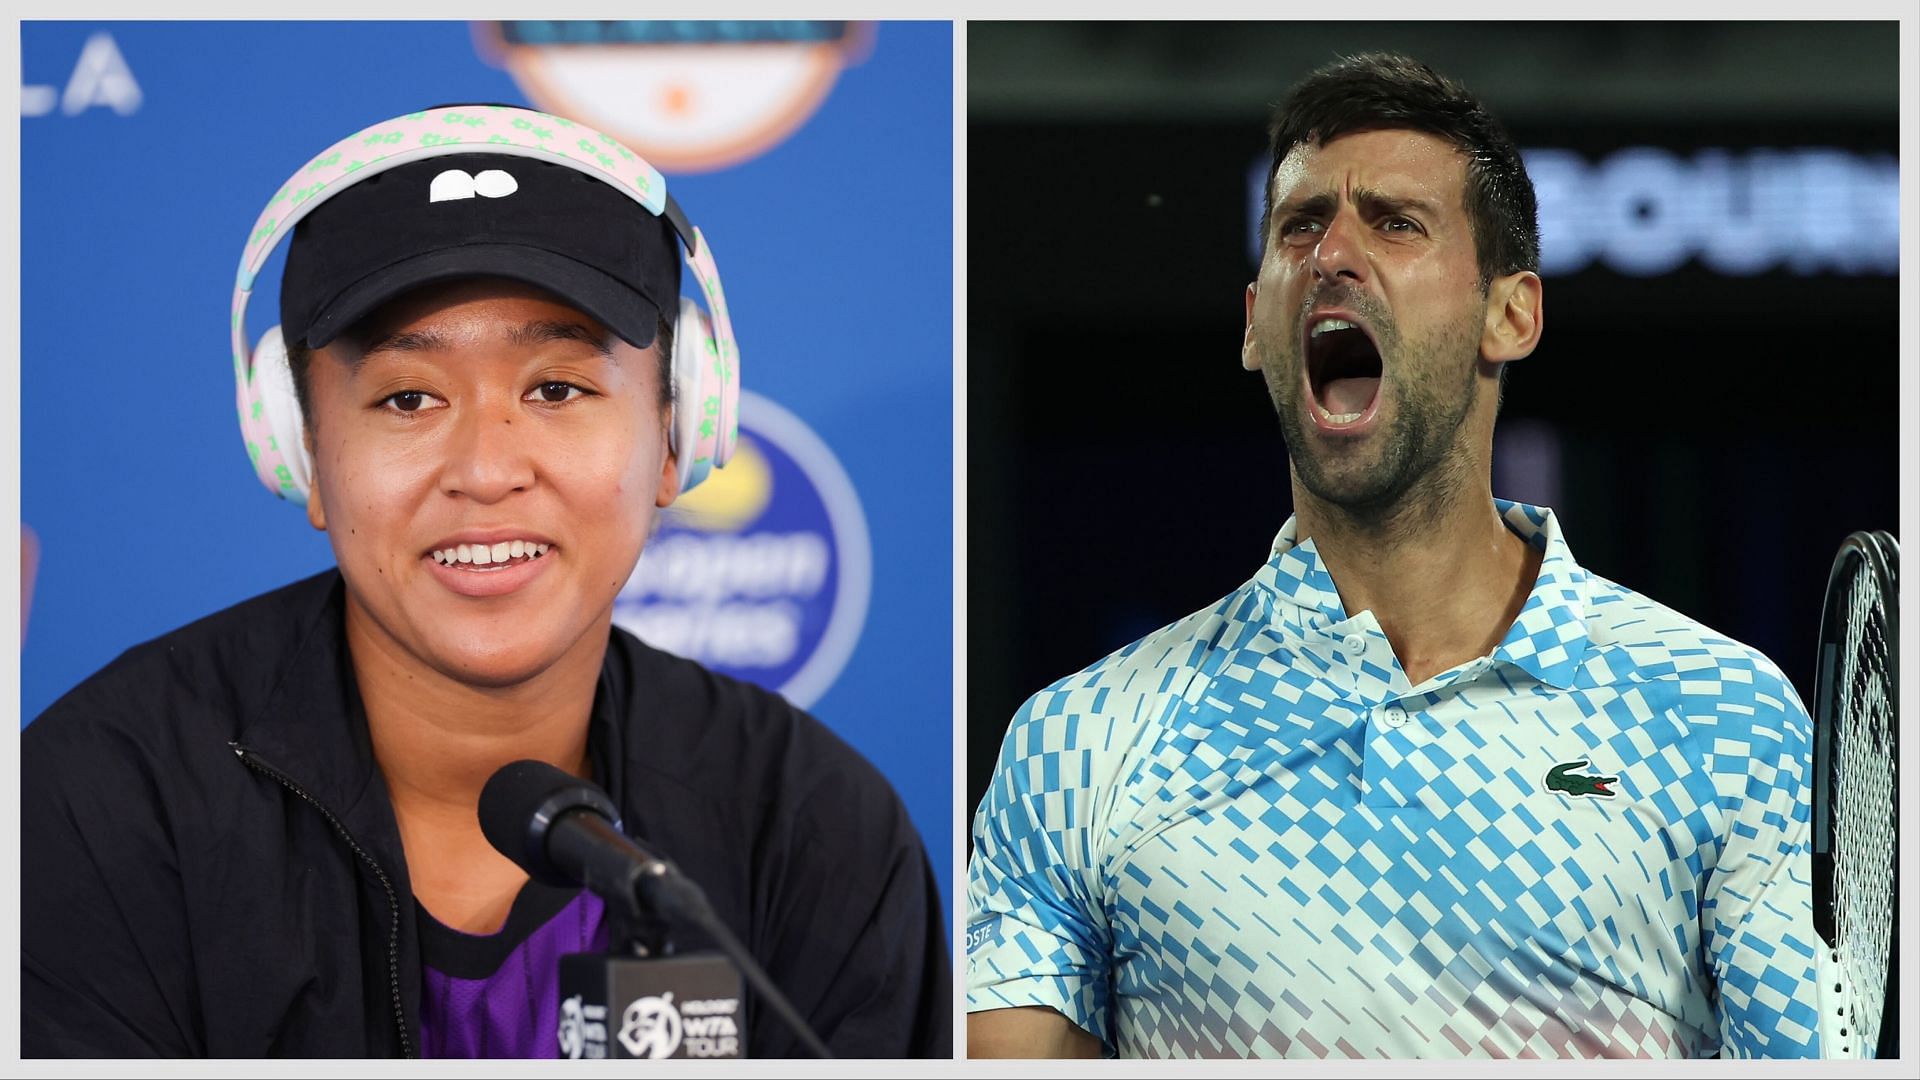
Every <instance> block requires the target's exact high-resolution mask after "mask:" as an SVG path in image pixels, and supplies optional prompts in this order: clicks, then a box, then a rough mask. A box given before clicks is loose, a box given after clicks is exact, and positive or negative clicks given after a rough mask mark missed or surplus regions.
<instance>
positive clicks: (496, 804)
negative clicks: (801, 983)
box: [480, 761, 833, 1058]
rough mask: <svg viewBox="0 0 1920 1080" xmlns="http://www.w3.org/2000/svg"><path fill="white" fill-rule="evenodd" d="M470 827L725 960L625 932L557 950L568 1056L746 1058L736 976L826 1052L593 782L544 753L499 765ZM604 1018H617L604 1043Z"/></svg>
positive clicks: (546, 878)
mask: <svg viewBox="0 0 1920 1080" xmlns="http://www.w3.org/2000/svg"><path fill="white" fill-rule="evenodd" d="M480 831H481V832H482V833H484V834H485V835H486V837H487V842H488V843H490V844H492V845H493V847H494V849H495V850H496V851H498V852H500V854H502V855H505V856H506V857H507V858H509V859H511V860H513V862H514V863H515V865H517V866H519V867H520V868H521V869H523V870H525V871H526V872H527V874H528V875H529V876H531V877H533V878H534V879H535V880H538V881H541V882H545V883H547V884H551V885H559V886H570V885H585V886H586V887H587V888H588V889H590V890H592V891H593V892H594V893H595V894H597V895H599V896H600V897H602V898H603V899H605V900H606V901H607V903H608V904H609V905H610V907H611V909H612V910H613V911H614V912H617V913H618V914H620V915H622V916H625V921H626V924H627V925H629V926H630V925H633V924H636V923H644V922H645V921H646V919H647V917H648V916H654V917H659V918H664V919H666V920H667V921H669V922H675V921H678V922H684V923H690V924H692V925H694V926H697V927H699V928H700V929H701V930H704V931H705V932H706V933H707V935H708V936H709V937H711V938H712V939H713V941H714V942H715V943H716V944H717V945H719V946H720V948H721V950H722V951H723V952H724V953H725V954H726V957H727V958H731V959H732V960H733V965H729V964H728V963H727V959H726V958H723V957H720V956H716V955H714V954H712V953H705V954H701V953H696V954H692V955H690V956H685V957H665V955H664V954H665V953H666V952H668V951H670V950H669V949H668V948H667V947H666V945H665V942H664V940H656V941H652V942H649V943H648V946H649V947H640V944H639V943H638V942H633V943H629V942H627V941H622V940H620V939H621V938H622V937H624V936H626V935H624V934H610V935H609V937H608V943H607V946H608V955H606V956H594V955H591V954H584V953H576V954H572V955H568V956H563V957H561V958H560V997H561V1019H560V1044H561V1049H562V1051H563V1052H565V1053H566V1054H567V1056H569V1057H676V1056H678V1057H742V1056H745V1047H746V1037H745V1033H744V1031H741V1030H740V1028H741V1027H743V1026H744V1017H743V1016H742V1015H741V1011H740V1008H739V1003H740V990H739V987H740V976H741V975H745V977H746V979H747V982H748V983H749V984H751V985H752V986H753V988H754V990H755V991H757V992H758V993H759V994H760V996H761V997H762V998H763V999H764V1000H765V1001H766V1003H767V1005H768V1006H769V1007H770V1008H772V1009H773V1011H774V1013H775V1014H777V1015H778V1016H779V1017H780V1018H781V1019H782V1020H783V1021H785V1022H786V1024H787V1025H788V1026H789V1027H790V1028H792V1029H793V1031H794V1033H795V1034H796V1035H797V1036H798V1037H799V1038H800V1041H801V1042H802V1043H803V1044H804V1045H805V1046H806V1047H807V1049H808V1050H810V1051H812V1052H813V1053H814V1054H815V1055H816V1056H818V1057H823V1058H827V1057H832V1056H833V1055H832V1054H831V1053H830V1052H829V1051H828V1050H827V1047H826V1044H824V1043H822V1042H821V1041H820V1039H819V1037H818V1036H816V1035H815V1034H814V1033H813V1031H812V1030H811V1029H810V1028H808V1027H807V1024H806V1021H804V1020H802V1019H801V1018H800V1014H799V1013H798V1012H796V1011H795V1010H794V1008H793V1006H792V1005H791V1004H790V1003H789V1002H788V1001H787V999H786V997H785V996H784V995H782V994H781V993H780V991H779V990H778V989H777V988H776V987H775V986H774V985H773V982H772V980H770V979H768V978H767V975H766V973H765V972H764V971H762V970H760V965H759V964H757V963H755V962H754V959H753V957H752V956H751V955H749V954H748V952H747V950H746V946H744V945H742V944H741V943H740V940H739V939H738V938H736V937H734V935H733V932H732V931H731V930H729V929H728V928H727V926H726V924H725V923H723V922H721V921H720V919H719V917H718V916H717V915H715V914H714V912H713V907H712V905H711V904H709V903H708V902H707V897H706V894H705V893H704V892H702V891H701V890H700V887H699V886H698V885H696V884H695V883H694V882H693V881H692V880H690V879H688V878H686V877H684V876H682V875H681V873H680V871H679V869H678V868H677V867H675V866H674V865H673V864H672V863H671V862H669V861H668V860H666V859H664V858H662V857H660V856H658V855H656V854H654V853H653V852H650V851H648V850H647V849H646V848H644V847H642V846H641V845H639V844H637V843H635V842H634V841H633V840H632V839H631V838H629V837H628V836H627V835H626V834H625V833H624V832H622V831H621V830H620V826H619V812H618V809H617V808H616V807H615V806H614V805H613V800H612V799H609V798H608V797H607V793H606V792H604V791H601V790H600V789H599V788H598V787H596V786H594V785H593V784H592V783H589V782H588V781H586V780H582V779H580V778H579V777H577V776H574V775H573V774H571V773H568V772H566V771H565V770H563V769H559V768H556V767H554V766H552V765H549V764H547V763H546V762H544V761H515V762H512V763H511V764H508V765H503V766H501V767H500V769H499V770H498V771H496V772H495V773H494V774H493V776H492V777H491V778H489V779H488V780H487V784H486V787H484V788H483V789H481V792H480ZM615 925H616V926H621V925H622V922H621V921H619V920H617V921H616V923H615ZM635 953H639V954H640V957H641V958H639V959H636V958H635V956H634V954H635ZM655 954H658V955H655ZM734 965H737V966H738V971H737V972H736V971H735V970H734ZM676 996H677V998H678V1003H677V1004H676ZM613 1016H618V1017H620V1018H621V1024H620V1028H619V1030H618V1037H617V1039H615V1040H613V1041H609V1040H608V1039H607V1036H606V1027H607V1022H608V1020H609V1018H610V1017H613ZM623 1049H624V1050H626V1051H627V1053H625V1054H622V1053H620V1050H623Z"/></svg>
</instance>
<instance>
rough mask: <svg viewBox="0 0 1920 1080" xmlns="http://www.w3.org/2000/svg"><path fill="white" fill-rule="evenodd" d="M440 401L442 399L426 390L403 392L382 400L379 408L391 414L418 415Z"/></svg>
mask: <svg viewBox="0 0 1920 1080" xmlns="http://www.w3.org/2000/svg"><path fill="white" fill-rule="evenodd" d="M438 400H440V399H439V398H436V397H434V396H433V395H432V394H429V393H427V392H426V391H425V390H402V391H400V392H399V393H397V394H389V395H387V396H386V397H384V398H381V399H380V401H379V407H380V408H383V409H386V410H388V411H389V412H397V413H417V412H421V411H423V410H425V409H427V408H429V407H430V406H431V405H432V404H433V403H434V402H436V401H438Z"/></svg>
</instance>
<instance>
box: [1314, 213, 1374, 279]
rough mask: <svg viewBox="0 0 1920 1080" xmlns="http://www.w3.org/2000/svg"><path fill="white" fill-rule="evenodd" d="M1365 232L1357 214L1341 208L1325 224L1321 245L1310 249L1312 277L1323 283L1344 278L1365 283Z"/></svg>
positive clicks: (1318, 244) (1363, 224) (1364, 226)
mask: <svg viewBox="0 0 1920 1080" xmlns="http://www.w3.org/2000/svg"><path fill="white" fill-rule="evenodd" d="M1367 254H1368V252H1367V230H1366V225H1365V223H1364V222H1362V221H1361V220H1360V214H1359V212H1358V211H1356V210H1354V208H1353V207H1351V206H1343V207H1341V208H1340V209H1339V210H1338V211H1336V212H1335V213H1334V215H1333V217H1332V219H1330V220H1329V221H1328V222H1327V228H1326V231H1325V232H1323V233H1321V234H1320V242H1319V243H1317V244H1315V245H1313V273H1314V276H1315V277H1317V278H1319V279H1320V280H1322V281H1332V280H1334V279H1336V278H1340V277H1345V278H1347V279H1349V280H1352V281H1365V280H1367Z"/></svg>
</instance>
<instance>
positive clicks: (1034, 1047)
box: [967, 1005, 1101, 1058]
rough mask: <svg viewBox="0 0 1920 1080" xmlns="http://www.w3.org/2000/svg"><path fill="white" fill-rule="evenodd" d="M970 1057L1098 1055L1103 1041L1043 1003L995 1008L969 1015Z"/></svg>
mask: <svg viewBox="0 0 1920 1080" xmlns="http://www.w3.org/2000/svg"><path fill="white" fill-rule="evenodd" d="M967 1056H968V1057H971V1058H1097V1057H1100V1056H1101V1052H1100V1040H1099V1039H1097V1038H1094V1036H1093V1035H1092V1034H1091V1033H1090V1032H1088V1031H1087V1030H1086V1029H1085V1028H1082V1027H1081V1026H1080V1025H1078V1024H1076V1023H1074V1022H1073V1021H1071V1020H1069V1019H1067V1018H1066V1017H1064V1016H1062V1015H1060V1014H1059V1013H1058V1012H1055V1011H1054V1010H1052V1009H1049V1008H1046V1007H1045V1006H1040V1005H1028V1006H1023V1007H1021V1008H1017V1009H993V1010H990V1011H988V1012H977V1013H970V1014H968V1016H967Z"/></svg>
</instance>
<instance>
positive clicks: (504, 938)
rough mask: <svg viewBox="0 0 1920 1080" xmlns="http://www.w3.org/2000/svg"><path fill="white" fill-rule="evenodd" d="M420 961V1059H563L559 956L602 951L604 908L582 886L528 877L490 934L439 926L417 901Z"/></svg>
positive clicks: (604, 935) (604, 925)
mask: <svg viewBox="0 0 1920 1080" xmlns="http://www.w3.org/2000/svg"><path fill="white" fill-rule="evenodd" d="M414 906H415V909H416V910H417V911H418V913H419V922H420V951H421V957H422V959H423V960H424V965H423V966H424V969H425V970H424V972H423V982H422V986H421V990H422V995H421V1002H420V1027H421V1033H420V1034H421V1038H420V1046H421V1056H422V1057H430V1058H553V1057H559V1056H560V1042H559V1035H558V1032H559V1026H560V957H562V956H564V955H566V954H567V953H579V952H604V951H605V950H606V947H607V925H606V919H605V918H604V916H605V914H606V908H605V905H604V904H602V902H601V900H600V898H599V897H598V896H595V895H593V894H592V893H590V892H588V891H586V890H585V889H558V888H554V887H552V886H547V885H541V884H539V883H537V882H532V881H529V882H528V883H527V884H526V885H525V886H524V887H523V888H522V889H521V890H520V895H519V896H517V897H515V898H514V901H513V910H512V911H511V912H510V913H508V915H507V922H506V925H505V926H503V927H501V928H500V930H499V931H498V932H497V933H493V934H488V935H474V934H464V933H461V932H460V931H458V930H453V929H450V928H448V927H446V926H444V925H442V924H441V923H440V922H439V921H438V920H437V919H435V918H434V917H433V916H432V915H430V914H428V913H427V910H426V908H424V907H420V905H419V904H418V902H416V903H415V905H414Z"/></svg>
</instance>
